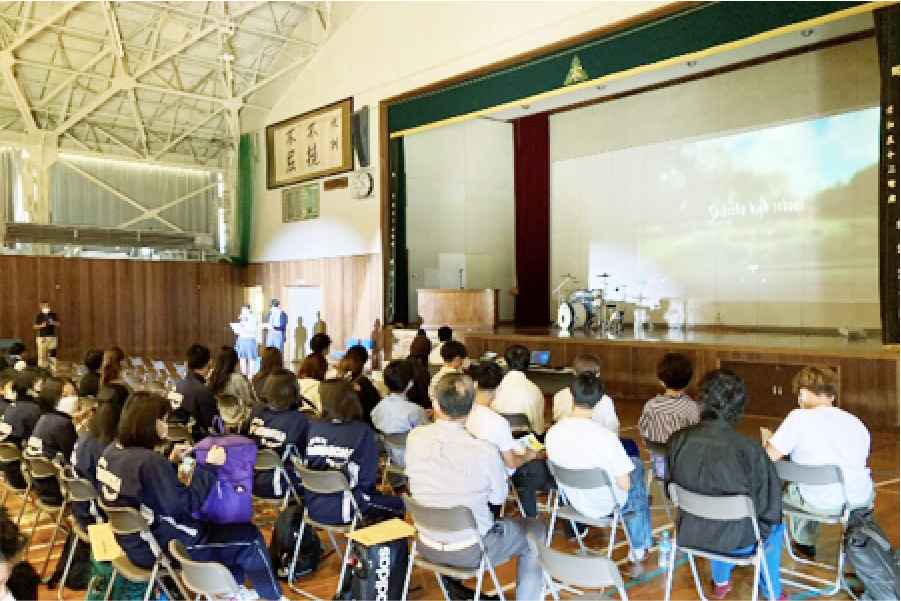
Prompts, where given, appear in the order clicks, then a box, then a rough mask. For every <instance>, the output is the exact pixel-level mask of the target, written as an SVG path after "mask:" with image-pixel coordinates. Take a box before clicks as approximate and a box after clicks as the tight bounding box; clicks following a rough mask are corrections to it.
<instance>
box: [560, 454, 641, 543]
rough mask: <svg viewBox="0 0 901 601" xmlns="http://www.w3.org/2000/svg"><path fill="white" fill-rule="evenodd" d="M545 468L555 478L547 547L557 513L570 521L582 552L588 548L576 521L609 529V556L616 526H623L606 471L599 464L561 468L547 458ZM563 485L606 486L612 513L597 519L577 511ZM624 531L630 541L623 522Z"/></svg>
mask: <svg viewBox="0 0 901 601" xmlns="http://www.w3.org/2000/svg"><path fill="white" fill-rule="evenodd" d="M548 469H549V470H550V471H551V475H552V476H554V479H555V480H556V481H557V491H556V494H555V495H554V503H553V506H552V508H551V522H550V525H549V526H548V530H547V541H546V545H547V546H548V547H550V546H551V537H553V535H554V524H555V523H556V521H557V517H558V516H559V517H561V518H563V519H565V520H569V523H570V525H571V526H572V528H573V532H574V533H575V535H576V540H578V541H579V549H580V550H581V552H582V553H587V552H588V549H586V548H585V543H584V542H583V540H582V539H583V538H584V535H583V534H582V533H581V532H579V527H578V525H577V524H578V523H582V524H586V525H588V526H596V527H599V528H610V542H609V544H608V545H607V557H611V558H612V557H613V546H614V544H615V542H616V528H617V526H619V525H622V514H623V509H622V507H621V506H620V504H619V503H618V502H617V501H616V494H615V493H614V491H613V483H612V481H611V480H610V477H609V476H608V475H607V472H606V471H605V470H603V469H601V468H599V467H596V468H591V469H569V468H565V467H560V466H559V465H557V464H556V463H554V462H552V461H548ZM563 486H568V487H570V488H578V489H581V490H590V489H601V488H609V489H610V497H611V498H612V499H613V512H612V513H611V514H610V515H608V516H604V517H600V518H591V517H588V516H586V515H584V514H583V513H580V512H579V511H578V510H576V509H575V508H574V507H572V506H571V505H569V501H568V500H567V498H566V493H565V492H564V491H563V488H562V487H563ZM623 532H624V533H625V534H626V540H629V541H630V544H631V540H630V539H629V532H628V530H626V528H625V526H624V525H623Z"/></svg>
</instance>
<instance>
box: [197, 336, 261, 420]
mask: <svg viewBox="0 0 901 601" xmlns="http://www.w3.org/2000/svg"><path fill="white" fill-rule="evenodd" d="M239 365H240V361H239V359H238V353H237V352H236V351H235V349H233V348H232V347H230V346H223V347H222V349H221V350H220V351H219V355H218V356H217V357H216V363H215V364H214V365H213V371H212V372H211V373H210V376H209V379H208V380H207V383H206V384H207V387H209V389H210V390H212V391H213V394H214V395H215V396H216V403H217V405H218V406H219V415H220V416H222V420H223V421H224V422H225V425H226V426H228V427H229V429H235V428H238V427H239V426H240V425H241V424H243V423H244V421H245V420H246V419H247V417H248V416H249V415H250V410H251V409H253V407H254V405H256V404H257V403H256V397H255V394H254V391H253V388H251V386H250V382H248V381H247V378H246V377H245V376H244V374H242V373H241V371H240V369H239ZM228 397H233V398H234V399H236V400H237V403H229V402H227V401H226V399H228ZM228 400H231V399H228Z"/></svg>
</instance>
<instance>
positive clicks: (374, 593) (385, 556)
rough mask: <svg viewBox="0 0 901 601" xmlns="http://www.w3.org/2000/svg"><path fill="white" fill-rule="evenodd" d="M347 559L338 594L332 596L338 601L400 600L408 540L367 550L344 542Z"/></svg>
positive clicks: (362, 546)
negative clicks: (348, 551)
mask: <svg viewBox="0 0 901 601" xmlns="http://www.w3.org/2000/svg"><path fill="white" fill-rule="evenodd" d="M348 544H350V556H349V557H348V558H347V570H346V571H345V572H344V582H342V583H341V585H342V586H341V591H340V592H339V593H338V594H337V595H336V596H335V599H336V600H339V601H351V600H356V601H392V600H394V599H400V598H401V596H402V595H403V592H404V581H405V580H406V577H407V564H408V562H409V560H410V549H409V541H408V540H407V539H406V538H400V539H397V540H392V541H388V542H386V543H379V544H376V545H373V546H371V547H367V546H365V545H363V544H361V543H358V542H357V541H348Z"/></svg>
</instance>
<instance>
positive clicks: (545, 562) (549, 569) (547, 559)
mask: <svg viewBox="0 0 901 601" xmlns="http://www.w3.org/2000/svg"><path fill="white" fill-rule="evenodd" d="M529 540H530V541H531V543H532V546H533V547H534V548H535V549H537V550H538V560H539V561H540V562H541V567H542V570H543V572H544V585H543V587H542V590H541V598H542V599H544V598H545V597H546V596H547V593H545V587H547V588H550V590H551V595H553V597H554V599H555V601H560V596H559V594H558V591H557V589H558V586H557V584H556V583H555V582H554V580H558V581H560V582H561V583H562V584H564V585H566V586H567V587H571V586H575V587H579V588H582V589H585V588H597V589H601V590H602V591H603V589H604V588H606V587H608V586H615V587H616V590H617V592H618V593H619V598H620V599H623V600H624V601H628V599H629V597H628V595H626V585H625V584H624V583H623V577H622V575H621V574H620V573H619V568H618V567H616V563H614V561H613V560H612V559H610V558H609V557H599V556H595V557H585V556H583V555H573V554H571V553H563V552H561V551H556V550H554V549H551V548H550V547H546V546H545V545H544V544H543V543H542V541H540V540H538V539H537V538H535V536H534V535H532V534H530V535H529Z"/></svg>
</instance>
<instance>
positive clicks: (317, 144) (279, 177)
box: [266, 99, 353, 189]
mask: <svg viewBox="0 0 901 601" xmlns="http://www.w3.org/2000/svg"><path fill="white" fill-rule="evenodd" d="M352 110H353V104H352V100H351V99H347V100H342V101H340V102H336V103H334V104H330V105H328V106H324V107H322V108H319V109H316V110H315V111H310V112H309V113H304V114H303V115H298V116H297V117H292V118H291V119H286V120H285V121H282V122H280V123H275V124H273V125H269V126H268V127H266V187H267V188H269V189H272V188H278V187H281V186H287V185H290V184H295V183H297V182H303V181H307V180H311V179H315V178H318V177H324V176H327V175H333V174H335V173H342V172H345V171H351V170H352V169H353V145H352V142H351V113H352Z"/></svg>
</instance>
